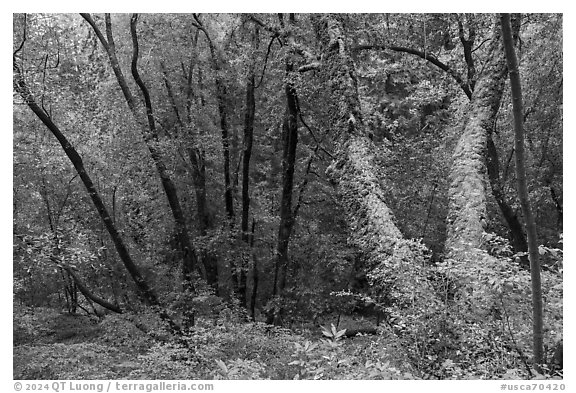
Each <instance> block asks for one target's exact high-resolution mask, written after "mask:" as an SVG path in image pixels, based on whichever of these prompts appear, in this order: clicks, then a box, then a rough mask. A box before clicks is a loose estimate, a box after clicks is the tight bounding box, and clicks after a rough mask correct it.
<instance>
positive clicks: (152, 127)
mask: <svg viewBox="0 0 576 393" xmlns="http://www.w3.org/2000/svg"><path fill="white" fill-rule="evenodd" d="M82 17H83V18H84V19H85V20H86V21H87V22H88V24H90V26H91V27H92V29H93V30H94V32H95V33H96V35H97V36H98V39H99V40H100V43H101V44H102V46H103V47H104V49H105V51H106V53H107V54H108V58H109V60H110V65H111V66H112V69H113V70H114V74H115V75H116V79H117V81H118V84H119V85H120V88H121V90H122V93H123V94H124V98H125V99H126V103H127V104H128V107H129V108H130V111H131V112H132V115H133V116H134V119H135V120H136V122H137V124H138V125H139V128H140V131H141V133H142V137H143V139H144V141H145V142H146V146H147V147H148V150H149V151H150V156H151V157H152V159H153V161H154V164H155V165H156V170H157V171H158V175H159V177H160V180H161V182H162V187H163V188H164V192H165V193H166V197H167V199H168V203H169V205H170V208H171V210H172V214H173V216H174V221H175V224H176V234H177V237H178V241H179V243H180V247H181V250H182V259H183V262H182V273H183V277H184V280H185V283H186V286H187V288H188V289H191V290H193V288H194V287H193V284H192V273H193V272H194V270H195V269H199V270H200V272H201V273H202V275H203V276H204V277H206V269H205V268H204V266H203V265H201V264H198V261H197V259H196V254H195V250H194V247H193V245H192V242H191V241H190V237H189V234H188V228H187V226H186V220H185V218H184V214H183V212H182V207H181V204H180V199H179V198H178V193H177V190H176V187H175V185H174V182H173V181H172V179H171V177H170V175H169V173H168V170H167V168H166V165H165V164H164V162H163V161H162V158H161V154H160V152H159V151H158V149H157V147H156V146H157V144H158V134H157V131H156V121H155V119H154V113H153V109H152V102H151V100H150V93H149V92H148V89H147V88H146V85H145V84H144V82H143V81H142V79H141V77H140V74H139V72H138V56H139V47H138V36H137V32H136V26H137V22H138V14H133V15H132V17H131V19H130V33H131V36H132V46H133V52H132V63H131V71H132V76H133V77H134V80H135V82H136V84H137V85H138V87H139V88H140V90H141V92H142V96H143V99H144V104H145V107H146V118H147V122H148V126H146V125H145V124H144V123H143V122H142V121H141V118H140V116H139V114H138V108H137V101H136V100H135V98H134V96H133V95H132V92H131V90H130V88H129V86H128V83H127V82H126V79H125V77H124V74H123V73H122V69H121V68H120V64H119V62H118V58H117V55H116V48H115V43H114V36H113V33H112V20H111V18H110V14H106V15H105V18H106V36H107V38H105V37H104V35H103V34H102V32H101V31H100V29H99V28H98V26H97V25H96V23H95V22H94V21H93V20H92V17H91V16H90V14H82Z"/></svg>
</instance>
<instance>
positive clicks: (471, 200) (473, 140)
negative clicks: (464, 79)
mask: <svg viewBox="0 0 576 393" xmlns="http://www.w3.org/2000/svg"><path fill="white" fill-rule="evenodd" d="M506 75H507V68H506V62H505V59H504V50H503V47H502V42H501V35H500V29H499V28H498V26H497V25H496V27H495V28H494V30H493V36H492V42H491V43H490V49H489V52H488V61H487V63H486V66H485V68H484V73H483V74H482V75H481V76H480V78H479V80H478V81H477V83H476V88H475V90H474V93H473V95H472V101H471V103H470V107H469V109H468V114H467V118H466V121H465V123H464V128H463V132H462V136H461V137H460V140H459V141H458V144H457V146H456V149H455V151H454V154H453V163H452V168H451V172H450V188H449V191H448V197H449V205H448V223H447V230H448V236H447V239H446V250H447V256H448V257H449V258H451V259H453V260H455V261H456V262H457V263H464V264H466V263H478V260H477V259H476V257H475V255H474V254H475V252H474V251H473V250H476V249H484V248H485V244H484V238H485V229H486V228H485V226H486V222H487V221H486V219H487V211H486V185H485V175H486V166H485V163H486V162H485V152H486V146H487V135H488V133H489V132H491V130H492V128H493V125H494V119H495V117H496V114H497V112H498V108H499V107H500V100H501V98H502V93H503V91H504V85H505V78H506Z"/></svg>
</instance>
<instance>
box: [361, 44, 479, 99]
mask: <svg viewBox="0 0 576 393" xmlns="http://www.w3.org/2000/svg"><path fill="white" fill-rule="evenodd" d="M362 50H391V51H394V52H401V53H408V54H411V55H415V56H418V57H420V58H422V59H424V60H428V61H429V62H430V63H432V64H434V65H435V66H436V67H438V68H440V69H441V70H442V71H444V72H446V73H447V74H448V75H450V76H451V77H452V78H453V79H454V80H455V81H456V82H457V83H458V85H459V86H460V87H461V88H462V90H463V91H464V93H465V94H466V96H467V97H468V98H469V99H472V91H471V90H470V87H469V86H468V84H467V83H466V82H464V80H463V79H462V77H461V76H460V75H459V74H458V73H457V72H456V71H455V70H453V69H452V68H450V67H449V66H448V65H447V64H444V63H443V62H441V61H440V60H438V58H437V57H436V56H434V55H432V54H430V53H428V52H426V53H424V52H422V51H419V50H417V49H412V48H405V47H401V46H386V45H358V46H356V47H354V48H352V51H355V52H359V51H362Z"/></svg>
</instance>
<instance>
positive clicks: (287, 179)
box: [272, 14, 298, 315]
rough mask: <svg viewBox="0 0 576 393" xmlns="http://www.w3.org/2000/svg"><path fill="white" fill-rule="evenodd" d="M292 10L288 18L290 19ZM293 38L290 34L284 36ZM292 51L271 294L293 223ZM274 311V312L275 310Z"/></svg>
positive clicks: (280, 276) (279, 280)
mask: <svg viewBox="0 0 576 393" xmlns="http://www.w3.org/2000/svg"><path fill="white" fill-rule="evenodd" d="M293 21H294V20H293V14H291V16H290V22H291V24H292V23H293ZM287 40H288V42H289V43H291V42H292V41H293V37H292V35H289V36H288V38H287ZM292 56H293V54H292V53H290V52H289V53H287V55H286V59H285V63H286V74H285V78H286V80H287V82H286V84H285V85H284V94H285V96H286V109H285V113H284V121H283V123H282V194H281V197H280V224H279V226H278V243H277V246H276V264H275V266H274V287H273V292H272V295H273V296H282V292H283V290H284V288H285V286H286V274H287V272H288V263H289V257H288V244H289V242H290V235H291V233H292V228H293V225H294V217H293V214H292V190H293V188H294V165H295V162H296V147H297V145H298V120H297V117H298V96H297V95H296V88H295V86H294V84H293V83H292V82H290V81H291V79H292V78H293V72H294V59H293V58H292ZM277 315H278V313H277Z"/></svg>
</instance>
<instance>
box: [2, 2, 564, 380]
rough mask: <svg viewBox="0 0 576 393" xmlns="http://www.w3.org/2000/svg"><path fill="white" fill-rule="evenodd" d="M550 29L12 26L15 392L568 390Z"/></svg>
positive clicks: (132, 23) (489, 17)
mask: <svg viewBox="0 0 576 393" xmlns="http://www.w3.org/2000/svg"><path fill="white" fill-rule="evenodd" d="M562 48H563V18H562V15H561V14H474V13H459V14H456V13H452V14H441V13H438V14H402V13H400V14H375V13H371V14H360V13H358V14H299V13H286V14H282V13H278V14H248V13H243V14H153V13H151V14H39V13H38V14H13V135H12V136H13V146H12V148H13V183H12V202H13V206H12V222H13V239H12V241H13V377H14V379H23V380H27V379H29V380H50V379H53V380H54V379H73V380H76V379H133V380H138V379H170V380H211V379H249V380H262V379H273V380H294V379H322V380H326V379H329V380H332V379H349V380H365V379H387V380H390V379H410V380H412V379H420V380H430V379H434V380H439V379H440V380H446V379H459V380H461V379H562V378H563V169H562V168H563V152H562V146H563V142H562V140H563V139H562V132H563V128H562V127H563V126H562V124H563V110H562V108H563V93H562V92H563V49H562Z"/></svg>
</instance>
